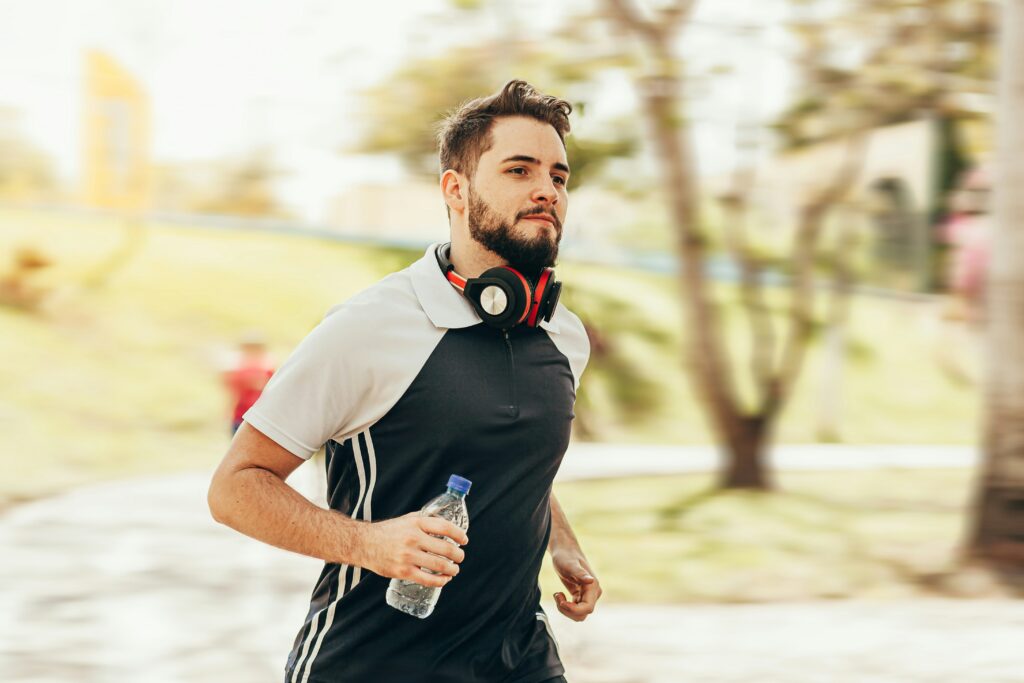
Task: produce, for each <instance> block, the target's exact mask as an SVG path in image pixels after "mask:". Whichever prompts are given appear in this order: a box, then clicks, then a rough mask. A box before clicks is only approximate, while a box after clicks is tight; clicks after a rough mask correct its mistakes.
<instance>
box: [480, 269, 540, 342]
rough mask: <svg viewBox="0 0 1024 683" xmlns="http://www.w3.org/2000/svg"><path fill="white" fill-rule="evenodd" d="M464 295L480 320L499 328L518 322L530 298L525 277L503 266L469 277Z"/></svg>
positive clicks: (531, 299)
mask: <svg viewBox="0 0 1024 683" xmlns="http://www.w3.org/2000/svg"><path fill="white" fill-rule="evenodd" d="M464 294H465V295H466V297H467V298H468V299H469V302H470V303H471V304H472V305H473V308H474V309H476V312H477V314H478V315H479V316H480V319H481V320H483V321H484V322H485V323H487V324H488V325H490V326H491V327H495V328H497V329H502V330H507V329H510V328H512V327H515V326H516V325H518V324H519V323H520V322H522V321H523V320H524V319H525V318H526V316H527V314H528V313H529V312H530V304H531V303H532V301H533V298H532V296H531V294H530V286H529V283H527V282H526V278H524V277H523V276H522V275H520V274H519V273H518V272H517V271H515V270H513V269H512V268H508V267H506V266H499V267H497V268H491V269H489V270H486V271H484V273H483V274H482V275H480V277H478V278H473V279H471V280H469V281H468V282H467V283H466V289H465V292H464Z"/></svg>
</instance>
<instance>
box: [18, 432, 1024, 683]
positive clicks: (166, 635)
mask: <svg viewBox="0 0 1024 683" xmlns="http://www.w3.org/2000/svg"><path fill="white" fill-rule="evenodd" d="M640 450H642V449H636V450H635V451H634V453H636V452H639V451H640ZM594 453H596V451H595V452H594ZM581 454H582V451H575V455H573V456H572V457H571V458H570V460H572V459H575V458H576V457H581ZM596 458H597V456H596V455H595V460H594V463H596V462H597V461H598V460H597V459H596ZM622 458H623V455H622V454H621V453H620V456H619V458H618V459H619V460H621V459H622ZM303 473H305V476H306V477H307V480H306V481H304V482H299V486H300V488H302V489H304V490H306V491H307V492H312V491H315V489H316V487H317V485H318V482H316V481H315V479H313V480H310V479H309V475H310V474H312V473H313V470H312V468H301V469H300V470H299V472H298V473H297V476H299V475H302V474H303ZM602 474H608V473H607V472H605V471H604V470H603V469H602V468H600V467H598V466H597V465H596V464H592V465H591V466H589V469H588V466H585V465H578V466H577V465H572V466H570V464H569V463H568V462H567V467H566V470H565V476H566V477H571V476H600V475H602ZM206 483H207V475H206V474H205V473H193V474H184V475H177V476H173V477H160V478H153V479H143V480H132V481H124V482H115V483H109V484H104V485H100V486H93V487H89V488H85V489H80V490H78V491H73V492H70V493H68V494H66V495H63V496H59V497H56V498H52V499H48V500H44V501H39V502H36V503H33V504H29V505H23V506H19V507H17V508H14V509H13V510H11V511H9V512H8V513H7V514H6V515H5V516H3V517H2V518H0V558H2V559H0V680H2V681H4V682H9V683H30V682H31V683H51V682H52V683H58V682H61V683H63V682H74V683H108V682H109V683H115V682H117V683H120V682H122V681H132V682H134V681H145V683H164V682H167V683H171V682H179V681H181V682H186V681H187V682H189V683H206V682H210V683H213V682H214V681H216V682H217V683H233V682H235V681H237V682H240V683H248V682H250V681H279V680H280V677H281V671H282V666H283V662H284V658H285V655H286V653H287V651H288V649H289V648H290V645H291V641H292V639H293V637H294V634H295V630H296V628H297V627H298V625H299V624H300V623H301V621H302V617H303V614H304V612H305V607H306V600H307V599H308V594H309V590H310V588H311V586H312V582H313V580H314V578H315V576H316V575H317V573H318V570H319V562H317V561H315V560H310V559H308V558H303V557H299V556H296V555H292V554H289V553H285V552H283V551H278V550H275V549H273V548H269V547H267V546H264V545H262V544H260V543H257V542H254V541H250V540H249V539H246V538H244V537H241V536H240V535H238V534H236V533H234V532H232V531H230V530H228V529H225V528H223V527H219V526H218V525H216V524H215V523H214V522H212V520H210V518H209V516H208V513H207V511H206V505H205V489H206ZM546 609H547V610H548V612H549V614H551V615H552V625H553V627H554V629H555V632H556V635H557V637H558V639H559V641H560V643H561V649H562V653H563V658H564V659H565V661H566V664H567V666H568V668H569V672H570V681H572V683H670V682H671V683H677V682H683V681H685V682H691V681H707V682H716V683H722V682H731V681H737V682H738V681H744V682H746V681H756V682H765V681H767V682H776V681H777V682H779V683H804V682H812V681H813V682H818V681H820V682H822V683H845V682H848V681H850V682H852V681H858V682H864V683H868V682H872V683H873V682H880V683H888V682H890V681H891V682H893V683H900V682H908V683H915V682H918V681H920V682H922V683H923V682H935V683H938V682H946V681H948V682H950V683H953V682H956V683H964V682H967V683H990V682H991V683H995V682H997V681H1006V682H1009V681H1021V680H1024V646H1022V645H1021V643H1022V642H1024V641H1022V638H1021V634H1022V633H1024V604H1022V603H1020V602H1017V601H1012V600H988V601H944V600H930V601H913V602H895V603H868V602H832V603H806V604H803V603H797V604H779V605H742V606H740V605H736V606H727V605H700V606H681V607H639V606H630V605H616V604H614V603H612V602H609V603H607V604H605V605H602V607H601V609H600V610H599V612H598V613H597V614H595V615H594V616H593V617H592V618H591V619H589V620H588V621H587V622H585V623H583V624H576V623H573V622H570V621H568V620H566V619H564V618H562V617H561V616H560V615H558V614H557V612H556V610H554V608H553V607H551V606H546Z"/></svg>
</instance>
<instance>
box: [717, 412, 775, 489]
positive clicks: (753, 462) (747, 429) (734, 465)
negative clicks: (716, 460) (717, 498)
mask: <svg viewBox="0 0 1024 683" xmlns="http://www.w3.org/2000/svg"><path fill="white" fill-rule="evenodd" d="M769 428H770V425H769V423H767V422H765V421H764V420H763V419H762V418H760V417H748V418H745V419H742V420H740V421H739V423H738V429H736V430H734V431H733V433H731V434H728V435H727V436H726V438H725V440H724V441H723V442H722V448H723V450H724V452H723V457H724V463H723V464H724V466H723V467H722V469H721V479H720V481H719V487H720V488H723V489H754V490H757V491H768V490H770V489H772V488H773V485H772V481H771V478H770V476H769V472H768V467H767V465H766V463H765V460H766V458H767V455H768V453H767V451H768V447H769V445H770V444H771V439H770V438H769V431H770V429H769Z"/></svg>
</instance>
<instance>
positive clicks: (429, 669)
mask: <svg viewBox="0 0 1024 683" xmlns="http://www.w3.org/2000/svg"><path fill="white" fill-rule="evenodd" d="M574 401H575V389H574V380H573V375H572V371H571V369H570V366H569V362H568V360H567V359H566V357H565V356H564V355H563V354H562V353H561V352H560V351H559V350H558V348H557V347H556V346H555V344H554V343H553V342H552V341H551V339H550V337H549V336H548V334H547V333H546V332H545V331H544V330H542V329H536V328H527V327H517V328H514V329H513V330H511V331H510V332H509V334H508V338H507V340H506V338H505V335H504V333H502V332H501V331H498V330H494V329H492V328H489V327H487V326H485V325H482V324H481V325H475V326H472V327H466V328H459V329H450V330H448V331H446V332H445V334H444V337H443V338H442V339H441V340H440V342H439V343H438V344H437V346H436V347H435V349H434V350H433V352H432V353H431V355H430V356H429V358H428V359H427V361H426V363H425V364H424V365H423V367H422V368H421V370H420V372H419V374H418V375H417V376H416V378H415V379H414V380H413V382H412V384H411V385H410V386H409V387H408V389H407V390H406V392H405V393H404V395H403V396H402V397H401V398H400V399H399V400H398V402H397V403H396V404H395V405H394V406H393V407H392V408H391V409H390V411H388V412H387V413H386V414H385V415H384V417H382V418H381V419H380V420H379V421H378V422H377V423H375V424H374V425H373V426H371V427H370V429H369V430H367V431H366V432H364V433H362V434H360V435H358V436H356V437H354V438H352V439H348V440H346V441H345V442H344V444H338V443H336V442H329V444H328V462H327V468H328V485H329V501H330V504H331V507H332V508H333V509H336V510H338V511H340V512H343V513H345V514H349V515H353V512H355V514H354V515H353V516H355V517H359V518H363V517H364V513H365V512H366V511H367V509H368V506H370V509H372V519H374V520H380V519H387V518H392V517H397V516H400V515H403V514H406V513H408V512H411V511H415V510H418V509H419V508H421V507H422V506H423V505H424V504H425V503H426V502H427V501H428V500H430V499H431V498H433V497H434V496H437V495H438V494H440V493H442V492H443V491H444V488H445V484H446V482H447V480H448V476H449V475H451V474H459V475H461V476H463V477H466V478H467V479H469V480H471V481H472V482H473V486H472V489H471V491H470V493H469V495H468V497H467V499H466V502H467V507H468V509H469V520H470V522H469V530H468V535H469V539H470V541H469V544H468V545H467V546H465V548H464V550H465V552H466V559H465V561H464V562H463V563H462V564H461V567H460V572H459V575H458V576H457V577H455V578H454V579H453V580H452V582H451V583H449V584H448V585H447V586H446V587H445V588H444V589H443V591H442V592H441V596H440V599H439V601H438V603H437V607H436V608H435V610H434V613H433V614H432V615H431V616H430V617H428V618H427V619H422V620H421V619H416V618H415V617H411V616H409V615H406V614H404V613H401V612H399V611H398V610H395V609H393V608H391V607H390V606H388V605H387V603H386V602H385V599H384V596H385V591H386V590H387V585H388V582H389V579H387V578H384V577H380V576H377V575H375V574H373V573H372V572H369V571H367V570H365V569H359V568H352V567H344V566H342V567H338V566H337V565H328V566H326V567H325V568H324V570H323V572H322V573H321V577H320V580H319V581H318V582H317V585H316V588H315V589H314V593H313V596H312V600H311V607H310V613H309V617H308V618H307V620H306V622H307V623H306V624H305V625H304V627H303V629H302V630H301V631H300V633H299V635H298V637H297V638H296V645H295V648H294V649H293V651H292V654H291V656H290V657H289V666H288V671H289V677H288V680H291V678H292V677H293V673H294V668H295V667H296V666H299V667H300V669H299V671H300V675H298V676H295V678H296V679H297V680H299V681H301V680H303V679H304V677H305V675H306V674H307V672H308V676H309V678H308V680H309V681H325V682H326V681H332V682H343V683H388V682H389V681H392V680H393V681H396V683H397V682H398V681H401V683H410V682H411V681H419V680H422V681H430V682H431V683H440V682H442V681H452V682H453V683H454V682H456V681H458V682H460V683H461V682H464V681H465V682H469V681H478V682H481V683H483V682H487V683H535V681H543V680H546V679H548V678H551V677H553V676H557V675H560V674H561V673H563V669H562V666H561V662H560V660H559V658H558V653H557V648H556V646H555V643H554V641H553V640H552V639H551V637H550V635H549V632H548V630H547V627H546V625H545V623H544V622H543V621H542V618H541V617H540V616H538V615H539V614H541V615H542V611H541V608H540V591H539V589H538V587H537V576H538V574H539V572H540V568H541V564H542V562H543V559H544V553H545V550H546V547H547V542H548V536H549V533H550V527H551V517H550V493H551V483H552V481H553V479H554V476H555V473H556V472H557V470H558V466H559V464H560V463H561V459H562V456H563V454H564V453H565V450H566V447H567V446H568V443H569V435H570V427H571V423H572V419H573V403H574ZM356 463H359V465H358V466H357V464H356ZM360 472H361V473H362V482H360V481H359V475H360ZM371 474H372V477H371ZM371 481H372V490H368V489H369V487H370V486H371ZM360 491H363V493H364V494H365V495H363V497H362V499H360ZM357 575H358V576H357ZM353 583H354V585H353ZM339 595H340V596H341V597H340V598H339V597H338V596H339ZM328 613H330V614H328ZM325 629H326V633H323V631H324V630H325ZM321 635H322V636H323V637H321ZM303 650H305V656H303Z"/></svg>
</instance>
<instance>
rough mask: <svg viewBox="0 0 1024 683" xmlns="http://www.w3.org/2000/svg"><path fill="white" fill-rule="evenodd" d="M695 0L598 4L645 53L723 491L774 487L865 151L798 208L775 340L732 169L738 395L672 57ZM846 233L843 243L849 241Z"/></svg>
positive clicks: (840, 280)
mask: <svg viewBox="0 0 1024 683" xmlns="http://www.w3.org/2000/svg"><path fill="white" fill-rule="evenodd" d="M694 4H695V2H694V0H676V1H675V2H671V3H661V4H660V5H659V7H658V8H657V9H652V10H650V11H647V12H643V11H641V10H640V9H638V8H637V7H636V6H635V5H634V3H632V2H630V0H605V7H606V9H607V13H608V18H609V19H610V21H612V22H613V24H614V25H615V26H617V27H618V29H619V30H620V31H621V32H622V33H624V34H626V35H627V36H630V37H633V38H635V39H637V40H638V42H639V43H640V45H641V48H642V50H643V53H644V55H645V56H646V59H645V60H644V63H645V66H644V67H643V69H642V70H638V71H637V72H636V82H637V86H638V89H639V91H640V95H641V101H642V105H643V109H644V113H645V115H646V118H647V120H648V123H649V130H650V131H651V132H650V136H651V147H652V148H653V149H654V150H656V152H657V154H658V161H659V164H660V167H661V173H660V177H661V178H662V179H663V182H664V195H665V197H666V198H667V201H668V203H669V209H670V215H671V221H672V225H673V228H674V231H675V233H676V243H677V253H678V255H679V260H680V263H681V266H682V267H681V269H680V286H681V295H682V301H683V307H684V312H685V316H684V320H685V328H686V329H685V348H684V359H685V361H686V363H687V366H688V368H689V370H690V372H689V376H690V378H691V380H692V382H693V384H694V388H695V390H696V392H697V395H698V396H699V397H700V398H701V401H700V404H701V406H702V407H703V408H704V409H705V411H706V414H707V417H708V418H709V421H710V423H711V427H712V430H713V432H714V433H715V435H716V437H717V439H718V441H719V443H720V445H721V447H722V449H723V451H724V452H725V455H726V458H725V465H724V467H723V470H722V472H721V477H720V481H719V483H720V486H722V487H723V488H752V489H768V488H771V485H772V483H771V479H770V476H769V472H768V469H767V465H766V462H765V455H766V451H767V448H768V446H769V445H770V443H771V439H772V434H773V428H774V426H775V424H776V422H777V420H778V417H779V415H780V414H781V412H782V410H783V408H784V406H785V404H786V401H787V399H788V398H789V396H790V393H791V391H792V388H793V386H794V384H795V382H796V380H797V377H798V376H799V373H800V370H801V368H802V365H803V360H804V355H805V350H806V348H807V346H808V344H809V342H810V340H811V337H812V334H813V332H814V331H815V325H816V323H815V321H814V281H813V280H814V271H815V267H816V262H817V261H819V257H820V255H819V253H818V252H819V250H818V247H819V240H820V237H821V233H822V230H823V226H824V222H825V219H826V216H827V215H828V213H829V212H830V211H831V210H832V209H833V208H834V207H836V205H837V204H839V202H840V201H841V200H842V199H843V197H844V196H845V194H846V193H847V191H848V190H849V188H850V186H851V184H852V181H853V179H854V178H855V177H856V172H857V170H858V169H859V166H860V161H861V159H862V156H863V153H862V152H863V147H864V144H863V140H864V138H863V136H860V135H853V136H851V137H850V139H849V148H848V153H847V155H846V159H845V162H844V163H843V165H842V167H841V168H840V169H839V170H838V172H837V173H836V175H835V177H834V178H832V179H831V182H828V183H826V184H825V185H824V186H823V187H822V188H821V189H820V192H819V193H818V195H817V196H816V197H814V198H813V199H812V201H810V202H809V203H808V204H807V205H806V206H804V207H803V208H802V210H801V212H800V215H799V218H798V225H797V230H796V232H795V234H794V238H793V243H792V251H791V253H790V254H789V257H788V258H787V259H785V261H784V262H780V263H779V264H777V265H785V267H786V269H787V270H788V271H789V272H790V287H789V293H790V303H789V307H788V315H787V317H786V334H785V338H784V339H782V340H778V339H777V333H776V329H775V321H774V320H773V319H772V312H771V310H770V309H769V306H768V303H767V301H766V298H765V296H764V292H763V284H764V280H763V277H762V276H763V274H764V270H765V267H766V266H767V265H769V260H768V258H767V257H766V256H765V255H764V254H761V253H759V252H758V251H757V249H756V248H755V247H754V246H753V245H752V243H751V241H750V240H749V237H748V235H747V232H746V230H745V225H744V223H745V222H746V213H747V211H748V209H749V201H748V197H749V186H750V184H751V176H750V174H749V173H745V172H743V171H741V172H739V173H738V178H737V183H736V188H735V190H734V191H733V192H732V193H729V194H728V195H727V196H726V197H724V204H725V206H726V208H727V214H728V218H727V220H725V221H724V226H723V227H724V233H725V235H724V239H722V240H721V241H722V242H724V243H725V244H726V245H727V246H728V248H729V249H730V251H731V253H732V254H733V256H734V257H735V259H736V262H737V263H738V264H739V266H740V269H741V282H740V292H741V301H742V303H743V306H744V310H745V311H746V313H747V314H748V317H749V320H750V323H751V331H752V334H753V337H754V339H753V344H752V346H751V348H752V356H751V358H750V369H751V375H752V378H753V385H754V387H755V394H756V396H755V397H754V401H753V404H752V405H748V404H749V403H750V401H746V402H745V401H744V400H743V399H742V397H741V394H740V392H739V390H738V386H737V382H736V378H737V373H736V372H735V371H734V367H733V362H732V358H731V357H730V349H729V345H728V340H727V339H726V337H725V333H724V325H723V321H722V313H721V310H720V305H719V302H717V301H716V297H715V295H714V292H713V290H712V286H711V283H710V282H709V278H708V276H707V257H708V252H709V249H708V245H709V242H710V237H709V235H708V233H707V231H706V230H705V229H704V225H703V224H702V216H701V210H700V206H699V205H698V201H699V199H698V198H699V196H700V194H699V190H698V179H697V176H696V173H695V170H694V169H695V164H694V154H693V151H692V147H691V142H690V139H689V126H688V124H687V119H686V114H685V96H684V93H685V92H686V86H687V74H686V70H685V67H684V65H683V64H682V62H681V61H680V60H679V59H678V58H677V57H676V55H675V48H676V47H677V43H678V37H679V33H680V30H681V28H682V27H683V26H684V25H685V24H686V22H687V20H688V18H689V15H690V13H691V11H692V9H693V6H694ZM847 241H848V240H846V239H845V238H844V237H841V238H840V240H839V244H840V245H843V244H845V243H846V242H847ZM848 251H849V250H844V249H842V248H839V249H836V250H835V251H834V253H833V254H832V260H833V265H834V267H835V272H836V284H837V286H836V287H834V288H833V289H832V290H831V292H832V295H833V304H834V305H833V307H832V315H833V318H835V317H836V316H842V315H843V314H844V311H845V302H846V295H847V292H848V289H849V287H848V280H849V268H848V267H847V265H846V263H845V260H844V259H845V258H846V257H848Z"/></svg>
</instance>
